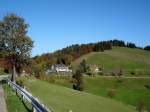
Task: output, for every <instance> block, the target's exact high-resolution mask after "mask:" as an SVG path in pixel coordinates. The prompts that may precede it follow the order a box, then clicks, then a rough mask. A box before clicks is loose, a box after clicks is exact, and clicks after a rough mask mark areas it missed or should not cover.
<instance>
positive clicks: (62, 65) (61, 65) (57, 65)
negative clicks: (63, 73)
mask: <svg viewBox="0 0 150 112" xmlns="http://www.w3.org/2000/svg"><path fill="white" fill-rule="evenodd" d="M54 67H67V66H66V65H64V64H55V65H54Z"/></svg>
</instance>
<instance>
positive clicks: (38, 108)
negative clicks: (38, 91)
mask: <svg viewBox="0 0 150 112" xmlns="http://www.w3.org/2000/svg"><path fill="white" fill-rule="evenodd" d="M7 83H8V85H10V86H11V87H12V88H13V90H15V91H16V93H17V94H20V95H21V96H22V97H21V98H22V100H26V101H28V102H30V103H31V105H32V108H33V112H53V111H52V110H49V109H47V108H46V107H45V106H44V105H43V104H42V103H40V102H39V101H38V100H37V98H34V97H33V96H32V94H31V93H29V92H28V91H26V90H25V89H24V88H22V87H20V86H19V85H17V84H16V83H14V82H12V81H11V80H7Z"/></svg>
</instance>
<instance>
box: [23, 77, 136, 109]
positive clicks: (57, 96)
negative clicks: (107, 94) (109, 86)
mask: <svg viewBox="0 0 150 112" xmlns="http://www.w3.org/2000/svg"><path fill="white" fill-rule="evenodd" d="M23 80H24V82H25V85H26V87H27V89H28V90H29V91H31V92H32V93H33V95H34V96H36V97H38V98H39V99H40V100H41V101H42V102H43V103H44V104H45V105H47V107H49V108H52V109H53V110H54V111H56V112H68V111H69V110H72V111H73V112H100V111H102V112H119V111H121V112H134V108H133V107H132V106H129V105H124V104H122V103H120V102H118V101H114V100H111V99H108V98H104V97H101V96H96V95H92V94H89V93H85V92H79V91H75V90H72V89H69V88H66V87H62V86H58V85H54V84H49V83H46V82H43V81H40V80H37V79H27V78H24V79H23ZM108 107H109V108H108Z"/></svg>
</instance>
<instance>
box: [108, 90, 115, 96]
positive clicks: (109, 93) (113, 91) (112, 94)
mask: <svg viewBox="0 0 150 112" xmlns="http://www.w3.org/2000/svg"><path fill="white" fill-rule="evenodd" d="M107 95H108V97H110V98H113V97H114V96H115V90H114V89H109V90H108V93H107Z"/></svg>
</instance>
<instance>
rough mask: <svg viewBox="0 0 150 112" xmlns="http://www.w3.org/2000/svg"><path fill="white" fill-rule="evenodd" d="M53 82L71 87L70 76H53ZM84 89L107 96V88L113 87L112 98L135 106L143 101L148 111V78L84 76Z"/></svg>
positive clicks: (149, 97)
mask: <svg viewBox="0 0 150 112" xmlns="http://www.w3.org/2000/svg"><path fill="white" fill-rule="evenodd" d="M53 79H55V84H58V85H62V86H65V87H68V88H72V84H71V83H70V80H71V77H68V76H66V77H65V76H62V77H60V76H55V77H53ZM84 83H85V84H84V89H85V90H84V91H85V92H87V93H91V94H95V95H98V96H105V97H108V95H107V94H108V90H110V89H114V90H115V96H114V98H113V99H116V100H119V101H121V102H124V103H126V104H130V105H134V106H137V104H138V102H139V101H140V100H143V101H144V102H145V105H146V107H147V109H148V110H149V112H150V100H149V99H150V89H146V88H145V87H144V85H145V84H150V78H145V79H132V78H130V79H125V78H123V79H122V82H121V83H119V82H118V80H117V79H116V78H109V77H108V78H104V77H100V76H96V77H84Z"/></svg>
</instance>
